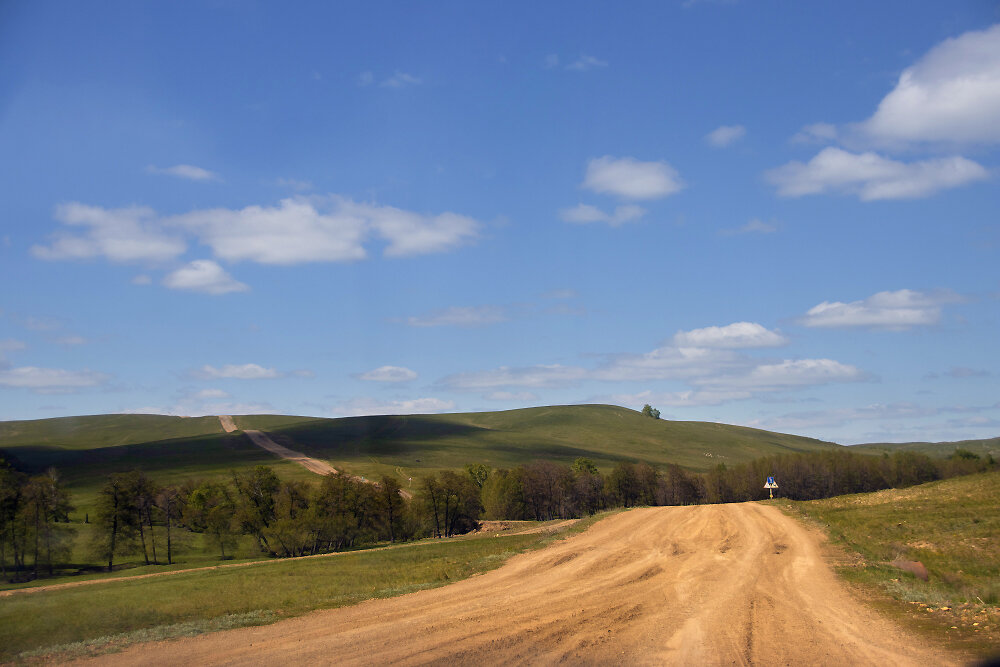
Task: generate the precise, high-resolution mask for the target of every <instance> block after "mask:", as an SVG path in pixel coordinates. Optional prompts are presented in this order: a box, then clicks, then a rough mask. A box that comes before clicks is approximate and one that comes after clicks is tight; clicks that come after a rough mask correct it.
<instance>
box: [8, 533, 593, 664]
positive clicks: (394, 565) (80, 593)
mask: <svg viewBox="0 0 1000 667" xmlns="http://www.w3.org/2000/svg"><path fill="white" fill-rule="evenodd" d="M597 518H600V516H598V517H594V518H591V519H587V520H584V521H580V522H578V523H577V524H576V525H574V526H573V527H571V528H569V529H566V530H564V531H562V532H560V533H557V534H555V535H552V534H548V535H547V534H541V533H539V534H530V535H507V536H501V537H478V536H472V537H467V538H460V539H452V540H447V541H441V540H423V541H421V542H417V543H413V544H409V545H399V546H396V547H391V548H388V549H384V550H379V551H358V552H350V553H342V554H338V555H335V556H329V557H318V558H305V559H294V560H292V559H290V560H279V561H268V562H266V563H259V564H254V565H250V566H246V567H227V568H221V569H215V570H208V571H199V572H189V573H179V574H175V575H170V576H165V577H157V578H148V579H141V580H133V581H108V582H106V583H100V584H94V585H88V586H81V587H77V588H65V589H59V590H52V591H46V592H38V593H31V594H21V595H13V596H10V597H6V598H0V659H2V660H10V659H12V658H16V657H17V656H18V655H19V654H22V653H24V652H26V651H38V650H39V649H46V650H47V651H51V650H52V647H61V648H60V649H59V650H60V651H69V652H70V653H73V654H79V653H88V652H92V651H102V650H108V649H109V648H115V647H120V646H122V645H123V644H126V643H129V642H131V641H144V640H148V639H159V638H166V637H171V636H179V635H182V634H184V635H188V634H196V633H198V632H203V631H209V630H214V629H222V628H226V627H236V626H240V625H257V624H261V623H267V622H272V621H275V620H279V619H281V618H287V617H291V616H297V615H300V614H304V613H306V612H308V611H312V610H314V609H327V608H333V607H340V606H344V605H349V604H354V603H357V602H360V601H362V600H366V599H370V598H377V597H390V596H394V595H401V594H403V593H409V592H412V591H416V590H421V589H424V588H433V587H436V586H441V585H444V584H447V583H450V582H453V581H456V580H459V579H464V578H466V577H468V576H471V575H473V574H476V573H479V572H484V571H487V570H490V569H493V568H495V567H498V566H499V565H501V564H502V563H503V562H504V561H505V560H506V559H507V558H509V557H510V556H512V555H514V554H515V553H519V552H522V551H525V550H528V549H533V548H538V547H540V546H543V545H545V544H547V543H549V542H550V541H551V540H552V539H557V538H558V537H560V536H564V535H566V534H569V533H573V532H578V531H579V530H583V529H584V528H585V527H586V526H588V525H590V524H591V523H592V522H593V521H594V520H596V519H597ZM84 609H85V610H86V613H81V610H84ZM80 642H86V644H80ZM74 643H76V645H74V646H67V645H70V644H74ZM22 657H26V656H22ZM61 657H68V655H67V654H66V653H63V654H62V655H61Z"/></svg>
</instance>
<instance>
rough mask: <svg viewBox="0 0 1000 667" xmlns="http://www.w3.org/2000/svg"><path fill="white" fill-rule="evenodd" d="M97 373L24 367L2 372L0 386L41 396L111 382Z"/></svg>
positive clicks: (105, 376)
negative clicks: (32, 392)
mask: <svg viewBox="0 0 1000 667" xmlns="http://www.w3.org/2000/svg"><path fill="white" fill-rule="evenodd" d="M109 379H110V378H109V376H108V375H105V374H104V373H98V372H97V371H91V370H82V371H69V370H64V369H62V368H38V367H37V366H22V367H20V368H9V369H5V370H0V386H3V387H16V388H21V389H30V390H31V391H34V392H36V393H39V394H48V393H64V392H72V391H77V390H79V389H83V388H86V387H96V386H98V385H102V384H104V383H105V382H107V381H108V380H109Z"/></svg>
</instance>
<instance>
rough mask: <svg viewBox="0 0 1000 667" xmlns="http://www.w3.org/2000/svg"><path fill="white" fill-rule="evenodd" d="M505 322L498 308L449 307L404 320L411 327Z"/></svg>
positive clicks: (470, 325) (474, 325)
mask: <svg viewBox="0 0 1000 667" xmlns="http://www.w3.org/2000/svg"><path fill="white" fill-rule="evenodd" d="M505 321H507V314H506V312H505V311H504V309H503V308H501V307H500V306H451V307H450V308H445V309H444V310H438V311H434V312H432V313H428V314H427V315H415V316H413V317H408V318H407V319H406V323H407V324H408V325H410V326H411V327H479V326H485V325H488V324H497V323H499V322H505Z"/></svg>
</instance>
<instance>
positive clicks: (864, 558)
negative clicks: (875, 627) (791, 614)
mask: <svg viewBox="0 0 1000 667" xmlns="http://www.w3.org/2000/svg"><path fill="white" fill-rule="evenodd" d="M781 506H782V507H784V508H785V509H786V510H788V511H789V512H792V513H794V514H797V515H799V516H803V517H806V518H807V519H809V520H811V521H814V522H816V523H818V524H819V525H820V526H822V527H823V528H824V529H825V530H826V531H827V532H828V534H829V535H830V537H831V538H832V540H833V542H834V544H835V545H838V546H840V547H843V548H845V549H846V552H847V558H846V559H845V562H844V563H843V564H842V565H841V566H840V567H839V568H838V570H839V572H840V574H842V575H843V576H844V577H845V578H846V579H848V580H849V581H851V582H853V583H855V584H857V585H858V586H860V587H861V589H862V590H864V591H867V592H868V593H870V594H871V595H873V596H874V597H875V600H876V602H877V603H878V604H879V606H881V607H882V608H883V609H885V610H887V611H889V612H890V613H892V614H893V615H896V616H899V617H901V618H904V619H905V620H906V621H907V622H908V623H911V624H913V625H914V626H915V627H918V628H919V629H921V630H922V631H924V632H926V633H929V634H931V635H933V636H934V637H937V638H939V639H944V640H946V641H947V642H948V643H949V644H951V645H953V646H957V647H959V648H963V649H969V650H972V651H974V652H976V653H978V654H989V653H990V652H992V653H994V654H995V653H996V652H997V649H998V647H1000V472H989V473H983V474H979V475H970V476H968V477H958V478H953V479H949V480H943V481H939V482H931V483H929V484H922V485H920V486H915V487H912V488H909V489H889V490H886V491H878V492H875V493H863V494H855V495H848V496H838V497H836V498H828V499H826V500H812V501H808V502H793V501H781ZM903 561H919V562H920V563H922V564H923V565H924V566H925V567H926V569H927V573H928V577H927V581H923V580H922V579H921V578H918V577H917V576H915V575H914V574H912V573H910V572H908V571H905V570H903V569H901V568H900V567H899V564H901V563H902V562H903Z"/></svg>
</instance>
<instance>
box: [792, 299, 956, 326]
mask: <svg viewBox="0 0 1000 667" xmlns="http://www.w3.org/2000/svg"><path fill="white" fill-rule="evenodd" d="M958 301H961V297H959V296H958V295H957V294H955V293H953V292H950V291H948V290H939V291H935V292H919V291H915V290H908V289H901V290H897V291H895V292H879V293H878V294H874V295H872V296H870V297H868V298H867V299H864V300H862V301H852V302H850V303H843V302H841V301H824V302H823V303H820V304H818V305H816V306H813V307H812V308H810V309H809V311H808V312H807V313H806V314H805V316H804V317H803V318H802V319H801V320H800V322H801V323H802V324H803V325H805V326H807V327H872V328H881V329H896V330H899V329H908V328H910V327H914V326H926V325H930V324H936V323H937V322H939V321H940V320H941V307H942V306H943V305H945V304H948V303H956V302H958Z"/></svg>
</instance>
